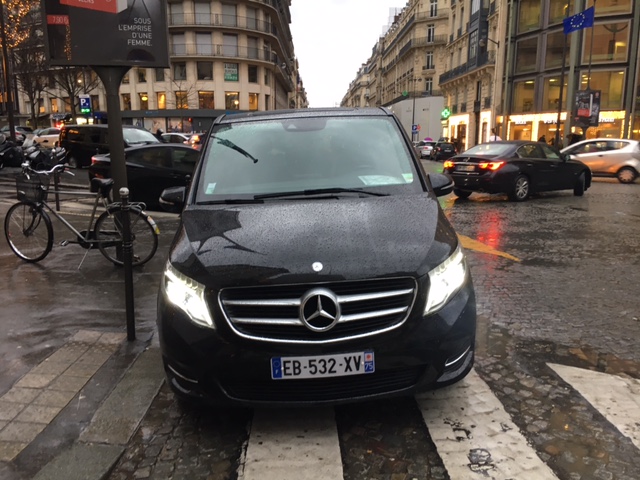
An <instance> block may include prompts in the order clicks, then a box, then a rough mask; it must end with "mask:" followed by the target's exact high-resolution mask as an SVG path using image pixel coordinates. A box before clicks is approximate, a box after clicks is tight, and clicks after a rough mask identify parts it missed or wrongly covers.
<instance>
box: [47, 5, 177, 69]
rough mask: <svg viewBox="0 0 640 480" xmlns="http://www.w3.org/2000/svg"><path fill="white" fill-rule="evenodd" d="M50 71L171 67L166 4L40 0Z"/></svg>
mask: <svg viewBox="0 0 640 480" xmlns="http://www.w3.org/2000/svg"><path fill="white" fill-rule="evenodd" d="M41 2H42V11H43V12H44V14H43V15H44V19H45V22H44V24H45V26H46V35H45V46H46V52H47V59H48V61H49V63H50V64H51V65H73V66H84V65H90V66H105V67H108V66H141V67H157V68H163V67H168V66H169V51H168V45H167V14H166V5H167V2H164V1H160V0H41Z"/></svg>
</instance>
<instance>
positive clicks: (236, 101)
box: [224, 92, 240, 110]
mask: <svg viewBox="0 0 640 480" xmlns="http://www.w3.org/2000/svg"><path fill="white" fill-rule="evenodd" d="M224 107H225V108H226V109H227V110H240V94H239V93H238V92H225V94H224Z"/></svg>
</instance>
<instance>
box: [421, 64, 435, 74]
mask: <svg viewBox="0 0 640 480" xmlns="http://www.w3.org/2000/svg"><path fill="white" fill-rule="evenodd" d="M435 71H436V67H435V65H423V66H422V73H427V72H435Z"/></svg>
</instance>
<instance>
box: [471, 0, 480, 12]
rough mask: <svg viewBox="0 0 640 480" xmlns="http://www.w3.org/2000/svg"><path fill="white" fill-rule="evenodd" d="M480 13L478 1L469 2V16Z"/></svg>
mask: <svg viewBox="0 0 640 480" xmlns="http://www.w3.org/2000/svg"><path fill="white" fill-rule="evenodd" d="M479 11H480V0H471V15H473V14H474V13H476V12H479Z"/></svg>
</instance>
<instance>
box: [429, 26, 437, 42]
mask: <svg viewBox="0 0 640 480" xmlns="http://www.w3.org/2000/svg"><path fill="white" fill-rule="evenodd" d="M435 39H436V26H435V25H433V24H432V25H427V43H433V42H434V41H435Z"/></svg>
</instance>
